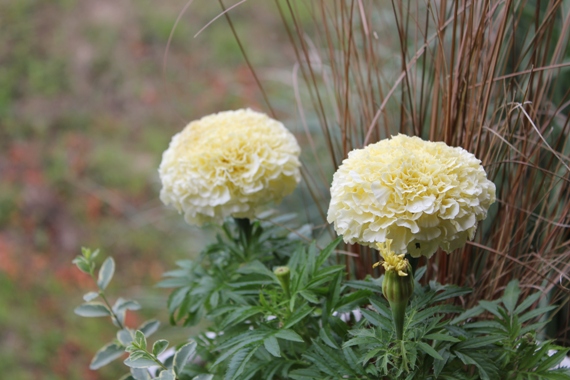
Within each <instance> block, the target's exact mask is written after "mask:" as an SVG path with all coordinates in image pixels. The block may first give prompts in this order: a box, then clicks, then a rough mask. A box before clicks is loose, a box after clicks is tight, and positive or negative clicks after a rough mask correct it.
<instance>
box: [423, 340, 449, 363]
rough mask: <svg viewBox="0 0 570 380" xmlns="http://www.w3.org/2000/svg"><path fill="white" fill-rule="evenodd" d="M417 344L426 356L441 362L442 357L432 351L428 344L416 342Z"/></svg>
mask: <svg viewBox="0 0 570 380" xmlns="http://www.w3.org/2000/svg"><path fill="white" fill-rule="evenodd" d="M417 344H418V347H419V348H420V349H421V350H422V351H423V352H425V353H426V354H428V355H429V356H431V357H432V358H434V359H437V360H443V357H442V356H441V355H440V354H438V353H437V351H436V350H434V349H433V347H432V346H430V345H429V344H427V343H424V342H417Z"/></svg>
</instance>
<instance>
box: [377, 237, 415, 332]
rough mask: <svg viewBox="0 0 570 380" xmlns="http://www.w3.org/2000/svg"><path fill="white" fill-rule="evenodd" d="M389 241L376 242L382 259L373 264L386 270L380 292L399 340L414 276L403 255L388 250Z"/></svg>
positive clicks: (412, 289)
mask: <svg viewBox="0 0 570 380" xmlns="http://www.w3.org/2000/svg"><path fill="white" fill-rule="evenodd" d="M391 242H392V241H391V240H387V241H386V242H385V243H384V244H377V245H378V249H379V250H380V254H381V255H382V258H383V259H384V261H383V262H381V263H376V264H374V266H378V265H380V264H382V266H383V267H384V269H385V270H386V274H385V275H384V281H383V282H382V293H383V294H384V297H386V299H387V300H388V303H389V304H390V309H392V317H393V319H394V326H395V329H396V338H397V339H399V340H401V339H402V338H403V335H404V317H405V315H406V306H407V305H408V301H409V300H410V298H411V297H412V294H414V278H413V277H412V276H411V275H410V274H411V273H412V267H411V265H410V263H409V262H408V260H406V259H405V258H404V255H403V254H402V255H396V254H394V252H392V251H391V250H390V243H391Z"/></svg>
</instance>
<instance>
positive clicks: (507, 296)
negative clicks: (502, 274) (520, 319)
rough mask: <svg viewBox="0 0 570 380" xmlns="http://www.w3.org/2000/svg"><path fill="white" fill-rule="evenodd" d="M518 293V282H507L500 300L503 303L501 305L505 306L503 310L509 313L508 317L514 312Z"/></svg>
mask: <svg viewBox="0 0 570 380" xmlns="http://www.w3.org/2000/svg"><path fill="white" fill-rule="evenodd" d="M520 293H521V290H520V288H519V282H518V280H512V281H511V282H509V284H508V285H507V287H506V289H505V293H503V298H502V299H501V300H502V301H503V305H505V308H506V309H507V311H508V312H509V315H511V314H513V312H514V311H515V307H516V306H517V302H518V301H519V295H520Z"/></svg>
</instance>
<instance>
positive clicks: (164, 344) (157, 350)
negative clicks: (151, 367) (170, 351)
mask: <svg viewBox="0 0 570 380" xmlns="http://www.w3.org/2000/svg"><path fill="white" fill-rule="evenodd" d="M167 348H168V341H167V340H165V339H160V340H157V341H156V342H154V344H153V345H152V354H153V355H154V356H158V355H160V354H162V353H163V352H164V350H166V349H167Z"/></svg>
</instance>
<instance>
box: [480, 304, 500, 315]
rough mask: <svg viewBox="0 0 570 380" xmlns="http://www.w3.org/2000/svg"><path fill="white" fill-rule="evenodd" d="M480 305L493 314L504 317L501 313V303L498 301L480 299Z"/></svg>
mask: <svg viewBox="0 0 570 380" xmlns="http://www.w3.org/2000/svg"><path fill="white" fill-rule="evenodd" d="M479 305H481V306H482V307H483V309H485V310H487V311H488V312H489V313H491V314H493V315H494V316H495V317H497V318H499V319H502V316H501V313H499V305H498V304H497V301H492V302H491V301H484V300H483V301H479Z"/></svg>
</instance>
